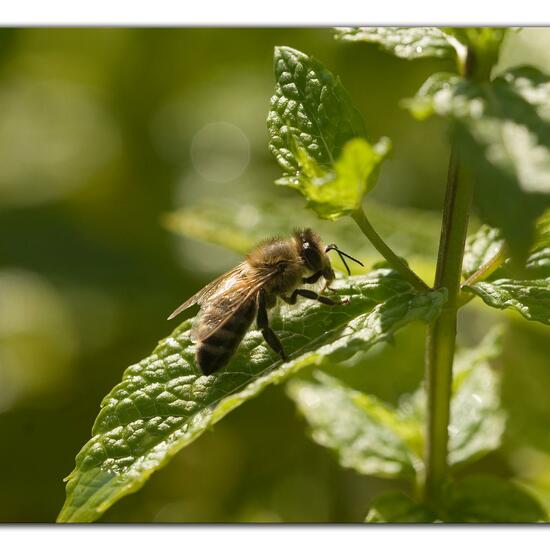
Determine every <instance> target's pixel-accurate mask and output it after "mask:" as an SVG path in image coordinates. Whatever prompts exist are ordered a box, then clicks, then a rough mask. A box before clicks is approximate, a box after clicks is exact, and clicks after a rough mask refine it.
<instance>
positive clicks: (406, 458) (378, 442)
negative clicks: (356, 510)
mask: <svg viewBox="0 0 550 550" xmlns="http://www.w3.org/2000/svg"><path fill="white" fill-rule="evenodd" d="M288 393H289V395H290V396H291V397H292V399H293V400H294V401H295V402H296V404H297V406H298V409H299V411H300V412H301V413H302V414H303V415H304V417H305V418H306V420H307V422H308V423H309V426H310V429H311V436H312V438H313V439H314V440H315V441H316V442H317V443H319V445H323V446H324V447H328V448H329V449H332V450H333V451H334V452H335V453H336V455H337V457H338V460H339V462H340V464H342V466H344V467H346V468H353V469H355V470H357V471H358V472H360V473H362V474H366V475H376V476H381V477H405V478H406V477H409V478H410V477H414V476H415V467H416V466H418V463H419V460H418V458H416V457H414V456H413V455H412V454H411V453H410V451H409V449H408V448H407V444H406V442H405V441H404V440H403V438H402V430H403V426H402V425H401V422H402V421H401V419H400V418H399V417H398V415H397V414H396V412H395V410H393V409H392V408H391V407H390V406H388V405H385V404H384V403H383V402H381V401H380V400H378V399H376V398H375V397H374V396H370V395H366V394H364V393H361V392H358V391H355V390H353V389H351V388H349V387H347V386H345V385H343V384H341V383H340V382H338V381H337V380H336V379H335V378H332V377H330V376H328V375H326V374H323V373H316V375H315V379H314V380H299V379H295V380H292V381H291V382H290V383H289V385H288Z"/></svg>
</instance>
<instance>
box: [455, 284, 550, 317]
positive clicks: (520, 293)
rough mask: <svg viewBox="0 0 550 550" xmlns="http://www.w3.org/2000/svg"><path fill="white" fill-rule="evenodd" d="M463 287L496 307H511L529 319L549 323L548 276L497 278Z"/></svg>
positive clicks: (549, 286) (549, 290)
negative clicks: (541, 277) (536, 277)
mask: <svg viewBox="0 0 550 550" xmlns="http://www.w3.org/2000/svg"><path fill="white" fill-rule="evenodd" d="M464 289H465V290H466V291H468V292H472V293H473V294H475V295H477V296H479V297H480V298H481V299H482V300H483V301H484V302H485V303H486V304H487V305H489V306H491V307H494V308H497V309H506V308H510V309H513V310H515V311H517V312H519V313H521V315H523V316H524V317H525V318H526V319H528V320H529V321H539V322H540V323H544V324H545V325H550V278H548V279H533V280H527V281H516V280H514V279H497V280H496V281H491V282H486V281H485V282H479V283H475V284H473V285H466V286H465V287H464Z"/></svg>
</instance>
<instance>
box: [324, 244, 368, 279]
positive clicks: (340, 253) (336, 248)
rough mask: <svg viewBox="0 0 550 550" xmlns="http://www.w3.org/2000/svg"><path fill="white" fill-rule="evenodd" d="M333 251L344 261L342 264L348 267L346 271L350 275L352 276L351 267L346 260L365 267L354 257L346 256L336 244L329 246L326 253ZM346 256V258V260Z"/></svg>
mask: <svg viewBox="0 0 550 550" xmlns="http://www.w3.org/2000/svg"><path fill="white" fill-rule="evenodd" d="M331 250H336V252H338V256H340V259H341V260H342V263H343V264H344V265H345V266H346V270H347V272H348V275H351V271H350V269H349V266H348V264H347V262H346V260H345V258H349V259H350V260H353V261H354V262H355V263H357V264H359V265H360V266H362V267H365V266H364V264H363V263H362V262H360V261H359V260H358V259H357V258H354V257H353V256H350V255H349V254H346V253H345V252H342V251H341V250H340V249H339V248H338V247H337V246H336V245H335V244H329V245H328V246H327V247H326V248H325V252H330V251H331ZM344 256H345V258H344Z"/></svg>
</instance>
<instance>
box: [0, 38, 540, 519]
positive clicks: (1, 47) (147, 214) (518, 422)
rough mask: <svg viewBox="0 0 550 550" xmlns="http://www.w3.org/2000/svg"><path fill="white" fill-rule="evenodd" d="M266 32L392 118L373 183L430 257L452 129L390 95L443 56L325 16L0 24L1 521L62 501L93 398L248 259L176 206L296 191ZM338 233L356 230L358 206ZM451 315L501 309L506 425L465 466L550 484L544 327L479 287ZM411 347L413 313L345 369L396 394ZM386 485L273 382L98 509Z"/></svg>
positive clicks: (508, 55) (336, 508)
mask: <svg viewBox="0 0 550 550" xmlns="http://www.w3.org/2000/svg"><path fill="white" fill-rule="evenodd" d="M278 44H283V45H288V46H292V47H295V48H298V49H300V50H302V51H305V52H307V53H309V54H311V55H314V56H315V57H317V58H318V59H320V60H321V61H322V62H323V63H324V64H325V65H326V66H327V67H329V68H330V69H331V70H332V71H333V72H334V73H335V74H337V75H339V76H340V78H341V80H342V82H343V83H344V85H345V86H346V88H347V89H348V91H349V93H350V95H351V97H352V99H353V101H354V103H355V105H356V106H357V107H358V108H359V110H360V111H361V112H362V113H363V115H364V119H365V123H366V127H367V130H368V132H369V133H370V135H371V136H374V137H379V136H381V135H387V136H389V137H391V139H392V140H393V143H394V152H393V156H392V158H391V159H390V160H389V161H388V162H387V163H386V164H385V166H384V168H383V172H382V177H381V180H380V182H379V184H378V187H377V189H376V190H375V192H374V193H373V198H374V199H375V200H377V201H378V203H379V204H383V205H386V206H388V207H391V206H395V207H406V208H407V209H409V208H416V209H421V210H423V211H425V212H424V215H425V216H428V218H429V219H430V220H432V218H433V220H432V221H431V224H428V225H427V226H426V228H425V232H426V233H427V236H426V237H425V238H426V239H427V243H425V244H424V249H426V250H428V252H427V254H426V255H427V256H428V257H429V256H430V253H433V251H435V249H436V246H437V241H438V237H439V235H438V231H439V228H438V212H439V209H440V207H441V202H442V197H443V182H444V181H445V176H446V165H447V158H448V146H447V141H446V134H445V127H444V125H443V124H441V123H440V122H439V121H437V120H433V121H428V122H426V123H423V124H419V123H416V122H414V121H413V120H412V118H411V117H410V116H409V115H408V114H407V113H406V112H405V111H404V110H403V109H401V108H400V107H399V101H400V100H401V99H402V98H404V97H408V96H411V95H412V94H413V93H414V92H415V91H416V90H417V89H418V87H419V86H420V85H421V84H422V82H423V81H424V79H425V78H426V77H427V76H428V75H429V74H430V73H432V72H434V71H436V70H449V69H451V67H450V66H448V65H447V64H446V62H444V61H437V60H419V61H416V62H407V61H402V60H399V59H396V58H393V57H391V56H389V55H386V54H384V53H381V52H379V51H378V50H377V49H376V48H375V47H372V46H369V45H366V44H343V43H338V42H336V41H334V40H333V38H332V32H331V31H330V29H299V28H294V29H108V28H102V29H46V28H44V29H40V28H33V29H2V30H0V438H1V441H2V449H3V452H2V453H0V521H1V522H51V521H54V520H55V517H56V515H57V512H58V511H59V509H60V507H61V505H62V503H63V500H64V484H63V482H62V479H63V477H64V476H65V475H67V474H68V473H69V472H70V471H71V469H72V468H73V465H74V456H75V454H76V452H77V451H78V450H79V449H80V447H81V446H82V444H83V443H85V442H86V441H87V440H88V438H89V434H90V430H91V426H92V423H93V420H94V418H95V416H96V414H97V412H98V408H99V403H100V400H101V398H102V397H103V396H104V395H105V394H106V393H107V392H108V391H109V390H110V388H111V387H112V386H113V385H114V384H115V383H116V382H117V381H118V380H119V379H120V377H121V374H122V372H123V370H124V369H125V368H126V367H127V366H128V365H130V364H132V363H133V362H136V361H138V360H139V359H140V358H142V357H144V356H146V355H147V354H148V353H149V352H150V351H151V350H152V349H153V347H154V345H155V344H156V342H157V341H158V340H159V339H160V338H162V337H164V336H166V335H167V334H168V333H169V332H170V331H171V329H172V328H173V327H174V324H173V323H168V322H167V321H166V320H165V319H166V317H167V314H168V313H170V312H171V311H172V310H173V309H174V308H175V306H176V305H178V304H179V303H180V302H181V301H183V299H185V298H186V297H188V296H189V295H190V294H191V293H192V292H194V291H195V290H197V289H198V288H200V286H201V285H203V284H204V283H206V282H207V281H208V280H209V279H211V278H212V277H214V276H215V275H217V274H219V273H220V272H222V271H223V270H225V269H227V268H229V267H231V266H233V265H234V264H235V263H236V262H237V261H238V260H239V256H238V255H236V254H234V253H230V252H227V251H225V250H224V249H222V248H218V247H216V246H214V245H211V244H205V243H203V242H199V241H196V240H191V239H186V238H183V237H181V236H178V235H177V234H176V233H173V232H171V231H170V230H169V229H167V224H166V223H165V221H164V220H165V219H166V214H168V213H170V212H173V211H175V210H177V209H179V208H182V207H184V208H185V207H193V206H194V205H196V204H201V201H204V200H208V201H210V202H211V203H212V202H213V201H214V203H215V202H216V201H229V202H231V201H232V203H233V204H237V205H240V206H243V205H245V206H246V202H247V201H249V200H252V201H263V202H264V203H266V202H267V203H271V204H273V205H274V208H275V207H276V205H277V204H279V201H284V200H286V199H287V198H288V196H289V193H290V192H289V191H286V190H283V189H279V188H276V187H275V186H274V185H273V180H274V179H275V178H276V177H278V175H279V169H278V168H277V166H276V163H275V161H274V160H273V159H272V158H271V157H270V155H269V153H268V151H267V131H266V126H265V118H266V115H267V111H268V108H269V98H270V96H271V93H272V90H273V76H272V52H273V47H274V46H275V45H278ZM527 62H528V63H530V64H534V65H537V66H538V67H540V68H542V69H544V70H547V71H550V29H528V30H522V31H520V32H515V33H513V34H511V35H510V36H509V37H508V39H507V41H506V43H505V45H504V51H503V55H502V59H501V66H502V67H504V66H510V65H515V64H518V63H527ZM220 204H223V203H222V202H220ZM285 204H286V203H285ZM296 204H297V206H296V208H295V209H288V208H283V209H280V211H279V213H278V214H277V216H279V218H280V219H279V222H280V223H281V224H282V225H284V226H285V227H286V226H288V227H292V226H293V225H299V224H301V223H303V221H302V220H303V212H302V210H301V205H300V203H296ZM384 212H385V211H384ZM388 212H389V213H388V216H391V208H390V209H389V210H388ZM205 215H206V214H205ZM272 215H273V214H272ZM261 217H262V212H261V211H256V210H252V211H247V212H246V215H245V216H244V217H243V218H242V219H244V220H246V223H245V224H244V225H245V226H244V227H241V229H242V230H246V231H248V236H249V238H250V240H251V241H255V240H259V239H261V238H263V237H264V236H265V234H264V233H263V232H262V231H263V230H261V229H259V228H261V227H264V226H263V225H262V223H261V222H262V219H261ZM383 217H384V216H382V218H383ZM258 218H260V219H258ZM206 221H212V220H206ZM383 221H384V220H383V219H382V220H381V222H383ZM199 222H200V220H199ZM324 223H325V224H326V223H328V222H324ZM394 225H395V224H394ZM322 227H323V224H321V223H319V227H318V228H319V229H320V230H321V232H322ZM408 229H409V228H408V224H407V223H405V222H403V223H402V224H401V225H399V224H397V230H396V231H395V232H394V233H395V234H394V235H393V237H392V238H393V244H394V246H395V247H396V249H397V250H398V251H402V252H405V251H407V250H408V249H410V247H409V246H408V245H407V238H408V237H407V231H408ZM380 230H381V232H382V233H383V232H384V230H383V228H380ZM346 231H349V235H350V237H349V239H350V241H351V240H355V242H357V239H358V237H357V235H356V234H355V232H354V231H355V230H354V228H353V227H352V226H351V225H350V226H349V228H348V229H346ZM218 237H219V235H218ZM400 243H402V246H401V247H400ZM339 244H341V246H342V248H344V250H345V249H346V248H345V242H341V243H339ZM425 264H426V265H428V266H429V265H430V264H429V263H427V262H425ZM419 265H420V264H419ZM423 265H424V264H423ZM420 268H421V269H422V266H421V267H420ZM423 269H424V272H425V274H426V275H427V276H429V275H430V268H429V267H428V268H426V267H425V265H424V267H423ZM463 317H464V319H462V321H463V322H462V325H463V328H464V330H463V331H462V340H463V342H465V343H468V342H470V341H475V340H476V339H479V334H480V333H484V332H486V331H487V330H488V327H489V326H491V325H492V324H494V323H495V322H497V318H500V319H503V320H504V321H505V323H506V324H507V328H508V330H507V335H506V338H505V351H504V355H503V357H502V359H501V360H500V361H499V364H498V365H497V366H498V368H499V369H501V370H502V373H503V386H502V392H503V399H504V402H505V406H506V408H507V410H508V411H509V422H508V429H507V433H506V440H505V445H504V447H503V449H502V450H500V451H498V452H496V453H492V454H491V455H490V456H488V457H487V458H485V459H484V460H483V461H482V462H481V463H480V464H477V465H476V468H477V470H479V469H482V470H484V471H490V472H493V473H502V474H505V475H514V476H516V477H518V478H520V479H522V480H523V481H524V483H525V484H526V485H528V486H529V487H530V488H531V489H533V490H534V491H535V492H537V494H539V496H540V497H541V498H542V499H543V500H544V501H545V502H546V503H549V502H550V454H549V453H550V429H549V426H550V399H549V397H548V396H550V361H549V359H548V358H549V357H550V340H549V333H548V330H547V328H545V327H542V326H538V325H536V324H534V323H527V322H523V321H521V320H520V319H519V316H514V315H510V316H506V315H500V316H498V315H497V314H496V313H493V312H491V311H487V310H485V309H483V308H482V307H481V306H475V305H472V306H470V307H468V308H467V309H466V310H465V311H464V314H463ZM422 354H423V328H422V327H420V326H411V327H410V328H407V329H406V330H405V331H403V332H402V333H400V335H399V336H398V338H397V339H396V342H395V344H393V345H391V344H385V345H383V346H379V347H377V348H375V349H374V350H372V351H371V352H370V353H368V354H367V355H366V356H365V357H362V358H361V359H360V361H355V362H354V364H353V366H347V367H346V366H340V367H335V368H337V369H340V370H339V375H340V376H341V377H342V378H344V379H346V380H347V381H350V382H352V383H353V384H355V385H357V386H358V387H361V389H365V390H367V391H369V392H371V393H375V394H377V395H378V396H380V397H381V398H383V399H385V400H387V401H390V402H396V401H397V400H398V398H399V395H400V394H401V393H403V392H407V391H412V390H414V389H415V387H416V386H417V385H418V383H419V381H420V380H421V378H422ZM396 485H398V483H397V482H389V481H388V482H385V481H381V480H376V479H373V478H368V477H361V476H359V475H358V474H356V473H354V472H352V471H349V470H344V469H343V468H341V467H340V466H339V465H338V464H337V462H336V460H335V459H334V457H333V456H331V454H330V452H329V451H327V450H326V449H324V448H321V447H318V446H316V445H315V444H314V443H313V442H311V441H310V440H309V439H308V438H307V435H306V433H305V423H304V422H303V421H302V419H301V418H300V417H299V416H298V414H297V413H296V411H295V408H294V405H293V404H292V403H291V402H290V401H289V400H288V399H287V398H286V396H285V393H284V388H281V387H275V388H271V389H269V390H267V391H266V392H265V393H264V394H263V395H262V396H261V397H260V398H257V399H255V400H253V401H252V402H250V403H246V404H245V405H243V406H242V407H240V408H239V409H237V410H236V411H235V412H234V413H233V414H232V415H230V416H229V417H228V418H227V419H225V420H224V421H223V422H221V423H220V424H219V425H218V426H217V427H216V429H215V430H214V431H213V432H211V433H208V434H206V435H205V436H203V437H201V438H200V439H199V440H198V441H197V442H196V443H194V444H193V445H192V446H190V447H189V448H186V449H185V450H184V451H183V452H181V453H180V454H179V455H178V456H177V457H176V458H175V459H174V460H172V462H171V463H170V464H169V465H168V466H167V467H166V468H164V469H163V470H161V471H160V472H159V473H157V474H155V475H154V476H153V477H152V479H151V480H150V481H149V483H148V484H147V485H146V486H145V487H144V488H143V489H142V490H141V491H140V492H139V493H137V494H135V495H131V496H129V497H127V498H125V499H123V500H122V501H121V502H120V503H118V504H117V505H115V506H114V507H113V508H112V509H111V510H110V511H109V512H108V513H107V514H106V515H105V516H104V517H103V518H102V521H111V522H112V521H116V522H172V521H192V522H214V521H215V522H234V521H288V522H295V521H319V522H326V521H338V522H347V521H362V520H363V518H364V516H365V512H366V510H367V507H368V502H369V500H370V499H371V498H372V497H373V496H374V495H377V494H379V493H380V492H382V491H383V490H386V489H387V488H388V486H392V487H395V486H396Z"/></svg>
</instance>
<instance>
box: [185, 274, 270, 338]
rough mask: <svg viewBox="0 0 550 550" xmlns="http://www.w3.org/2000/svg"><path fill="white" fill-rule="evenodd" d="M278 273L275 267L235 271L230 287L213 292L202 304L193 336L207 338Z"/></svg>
mask: <svg viewBox="0 0 550 550" xmlns="http://www.w3.org/2000/svg"><path fill="white" fill-rule="evenodd" d="M276 274H277V269H276V268H275V267H274V268H268V269H262V270H257V271H256V270H254V271H252V272H251V271H241V272H237V273H235V274H234V276H233V277H231V280H230V284H229V286H228V287H226V288H224V289H223V290H221V291H220V292H215V293H214V294H212V295H211V296H210V297H209V300H208V302H205V303H204V304H203V305H202V306H201V311H200V313H199V315H198V316H197V318H196V320H195V325H194V327H193V338H194V339H195V340H199V341H200V340H206V339H207V338H208V337H209V336H211V335H212V334H213V333H214V332H216V330H218V329H219V328H220V327H222V326H223V325H224V324H225V323H226V322H227V321H228V320H229V319H230V318H231V317H232V316H233V315H234V314H235V313H236V312H237V311H238V310H239V309H240V308H241V307H242V306H243V305H244V304H245V303H246V302H247V301H249V300H250V299H252V298H254V299H255V297H256V294H258V292H259V291H260V290H261V288H262V287H263V286H264V285H265V284H266V283H267V282H268V281H270V280H271V279H272V278H273V276H274V275H276Z"/></svg>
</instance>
